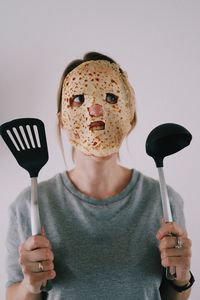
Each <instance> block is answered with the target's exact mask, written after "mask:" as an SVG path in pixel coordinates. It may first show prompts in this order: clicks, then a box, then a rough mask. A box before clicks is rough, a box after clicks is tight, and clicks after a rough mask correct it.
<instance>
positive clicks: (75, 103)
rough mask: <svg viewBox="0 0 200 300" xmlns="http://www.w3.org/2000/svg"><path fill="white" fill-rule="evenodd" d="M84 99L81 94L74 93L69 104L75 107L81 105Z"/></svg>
mask: <svg viewBox="0 0 200 300" xmlns="http://www.w3.org/2000/svg"><path fill="white" fill-rule="evenodd" d="M84 101H85V97H84V95H83V94H81V95H75V96H73V97H72V99H71V103H70V104H71V106H72V107H77V106H81V105H82V104H83V102H84Z"/></svg>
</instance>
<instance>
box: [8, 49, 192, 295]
mask: <svg viewBox="0 0 200 300" xmlns="http://www.w3.org/2000/svg"><path fill="white" fill-rule="evenodd" d="M58 120H59V126H60V128H62V130H63V131H64V132H66V133H67V135H68V139H69V141H70V143H71V145H72V146H73V149H74V151H73V156H74V163H75V167H74V168H73V169H72V170H70V171H67V172H65V173H62V174H58V175H56V176H54V177H53V178H51V179H50V180H47V181H45V182H43V183H40V185H39V195H40V215H41V220H42V222H43V225H44V229H43V235H42V236H31V229H30V217H29V203H30V190H29V189H26V190H25V191H23V192H22V193H21V194H20V195H19V197H18V199H16V201H15V202H14V203H13V204H12V205H11V208H10V214H11V216H10V227H9V233H8V278H9V280H8V283H7V287H8V288H7V299H9V300H12V299H13V300H18V299H20V300H23V299H29V300H33V299H43V298H45V297H47V298H48V299H54V300H56V299H59V300H61V299H81V300H84V299H87V300H90V299H92V300H94V299H109V300H112V299H120V300H122V299H125V300H128V299H140V300H141V299H143V300H145V299H148V300H149V299H152V300H157V299H170V300H175V299H176V300H178V299H182V300H183V299H188V297H189V295H190V286H191V285H192V281H193V280H192V279H193V277H192V274H191V273H190V257H191V242H190V240H189V239H188V237H187V233H186V231H185V229H184V227H185V225H184V216H183V203H182V200H181V198H180V196H179V195H178V194H177V193H176V192H175V191H174V190H173V189H171V188H169V195H170V199H171V207H172V212H173V217H174V220H175V221H176V222H173V223H168V224H165V222H164V220H163V221H162V224H161V217H162V206H161V199H160V191H159V184H158V182H157V181H155V180H154V179H152V178H149V177H146V176H144V175H143V174H141V173H140V172H138V171H137V170H133V169H128V168H125V167H123V166H121V165H120V164H118V155H119V148H120V145H121V143H122V141H123V140H124V138H125V137H126V136H127V135H128V134H129V132H130V131H131V130H132V129H133V128H134V126H135V124H136V108H135V95H134V91H133V89H132V87H131V85H130V84H129V82H128V79H127V75H126V73H125V72H124V71H123V70H122V69H121V68H120V67H119V66H118V65H117V64H116V63H115V62H114V61H113V60H112V59H111V58H109V57H107V56H104V55H102V54H99V53H93V52H91V53H88V54H86V55H85V56H84V59H83V60H76V61H73V62H72V63H71V64H70V65H69V66H68V67H67V68H66V70H65V72H64V74H63V77H62V79H61V84H60V89H59V95H58ZM171 233H172V234H171ZM169 234H171V235H169ZM18 247H19V249H18ZM166 267H175V268H176V279H174V280H173V281H168V280H166V278H165V270H164V268H166ZM48 280H52V284H53V288H52V290H50V291H49V293H48V294H46V293H43V292H41V289H42V288H43V287H44V286H45V284H46V282H47V281H48Z"/></svg>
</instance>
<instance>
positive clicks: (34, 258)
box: [19, 248, 54, 265]
mask: <svg viewBox="0 0 200 300" xmlns="http://www.w3.org/2000/svg"><path fill="white" fill-rule="evenodd" d="M53 259H54V255H53V252H52V251H51V250H50V249H49V248H40V249H36V250H32V251H22V252H21V253H20V257H19V263H20V264H21V265H23V264H26V263H27V262H38V261H45V260H50V261H52V260H53Z"/></svg>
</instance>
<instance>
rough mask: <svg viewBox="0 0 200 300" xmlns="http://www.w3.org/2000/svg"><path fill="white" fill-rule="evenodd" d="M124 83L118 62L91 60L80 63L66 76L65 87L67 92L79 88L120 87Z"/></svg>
mask: <svg viewBox="0 0 200 300" xmlns="http://www.w3.org/2000/svg"><path fill="white" fill-rule="evenodd" d="M122 83H123V80H122V77H121V73H120V71H119V66H118V65H117V64H111V63H110V62H107V61H90V62H86V63H83V64H81V65H79V66H78V67H76V68H75V69H74V70H72V71H71V72H70V73H69V74H68V75H67V76H66V78H65V80H64V83H63V89H64V91H65V92H66V91H68V92H69V91H70V90H74V89H75V90H77V89H79V88H82V89H83V88H84V89H87V88H90V89H91V88H97V89H98V88H101V89H103V88H104V87H105V88H112V89H113V88H117V89H119V88H120V86H121V85H122Z"/></svg>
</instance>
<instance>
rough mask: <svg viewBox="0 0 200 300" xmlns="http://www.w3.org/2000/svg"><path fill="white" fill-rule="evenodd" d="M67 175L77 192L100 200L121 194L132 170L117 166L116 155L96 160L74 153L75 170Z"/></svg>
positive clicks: (95, 158) (77, 152)
mask: <svg viewBox="0 0 200 300" xmlns="http://www.w3.org/2000/svg"><path fill="white" fill-rule="evenodd" d="M68 175H69V178H70V180H71V181H72V183H73V184H74V185H75V186H76V188H77V189H78V190H79V191H81V192H82V193H84V194H86V195H87V196H90V197H94V198H96V199H98V200H102V199H105V198H108V197H111V196H114V195H116V194H118V193H119V192H121V191H122V190H123V189H124V188H125V186H126V185H127V184H128V182H129V181H130V179H131V177H132V170H129V169H127V168H124V167H122V166H120V165H118V164H117V154H112V155H110V156H107V157H99V158H98V157H94V156H88V155H85V154H83V153H81V152H80V151H76V156H75V168H74V169H72V170H71V171H69V172H68Z"/></svg>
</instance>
